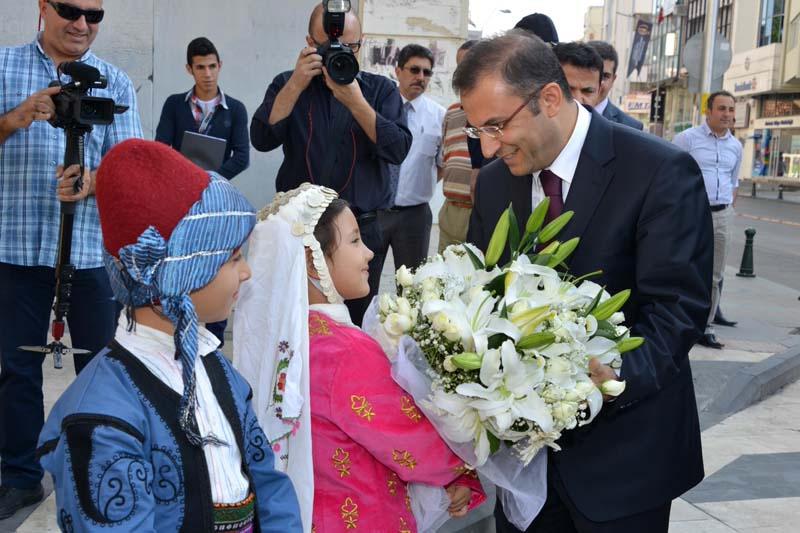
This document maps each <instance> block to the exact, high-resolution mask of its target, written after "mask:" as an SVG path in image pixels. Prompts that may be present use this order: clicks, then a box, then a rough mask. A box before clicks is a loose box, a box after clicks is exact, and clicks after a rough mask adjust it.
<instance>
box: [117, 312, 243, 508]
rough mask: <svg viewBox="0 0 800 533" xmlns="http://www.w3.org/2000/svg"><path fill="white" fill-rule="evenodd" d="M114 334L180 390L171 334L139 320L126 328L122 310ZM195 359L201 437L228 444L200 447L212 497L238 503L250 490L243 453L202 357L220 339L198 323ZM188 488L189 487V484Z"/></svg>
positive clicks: (181, 387)
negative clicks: (143, 323)
mask: <svg viewBox="0 0 800 533" xmlns="http://www.w3.org/2000/svg"><path fill="white" fill-rule="evenodd" d="M114 338H115V339H116V341H117V342H118V343H120V344H121V345H122V347H123V348H125V349H126V350H128V351H129V352H130V353H131V354H133V356H134V357H136V358H137V359H138V360H139V361H141V362H142V363H144V365H145V366H146V367H147V370H149V371H150V373H151V374H153V375H154V376H155V377H157V378H158V379H159V380H160V381H161V382H163V383H164V384H165V385H167V386H168V387H169V388H170V389H172V390H174V391H175V392H177V393H178V394H183V374H182V368H183V365H182V364H181V362H180V361H179V360H177V359H175V341H174V340H173V337H172V335H170V334H168V333H164V332H163V331H159V330H157V329H153V328H151V327H148V326H143V325H142V324H136V328H135V330H134V331H131V332H129V331H128V328H127V319H126V318H125V316H124V313H123V314H122V315H121V316H120V318H119V322H118V323H117V332H116V334H115V335H114ZM197 340H198V343H197V344H198V346H197V355H198V358H197V361H196V363H195V366H194V372H195V383H196V389H197V408H196V409H195V417H196V419H197V427H198V429H199V431H200V435H201V436H202V437H207V436H208V435H210V434H212V433H213V434H214V435H215V436H216V437H217V438H218V439H220V440H221V441H223V442H225V443H227V444H228V445H227V446H215V445H213V444H207V445H206V446H204V447H203V453H204V454H205V458H206V464H207V465H208V475H209V478H210V480H211V499H212V500H213V501H214V503H237V502H240V501H242V500H244V499H245V498H247V495H248V494H249V487H250V483H249V482H248V480H247V478H246V477H245V476H244V474H243V473H242V456H241V454H240V453H239V446H238V445H237V444H236V435H234V433H233V429H232V428H231V425H230V423H229V422H228V419H227V418H226V417H225V414H224V413H223V412H222V408H221V407H220V405H219V402H218V401H217V397H216V395H214V390H213V389H212V388H211V381H209V379H208V374H207V373H206V368H205V366H204V365H203V362H202V361H201V359H200V358H201V357H205V356H206V355H208V354H210V353H212V352H213V351H214V350H216V349H217V347H218V346H219V344H220V342H219V339H217V338H216V337H215V336H214V335H213V334H212V333H211V332H210V331H208V330H207V329H206V328H204V327H202V326H199V327H198V331H197ZM188 490H192V489H191V487H189V488H188Z"/></svg>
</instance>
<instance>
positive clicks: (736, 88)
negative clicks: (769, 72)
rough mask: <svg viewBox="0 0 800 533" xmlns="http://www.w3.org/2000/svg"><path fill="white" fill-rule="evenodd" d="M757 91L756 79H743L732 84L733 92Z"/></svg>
mask: <svg viewBox="0 0 800 533" xmlns="http://www.w3.org/2000/svg"><path fill="white" fill-rule="evenodd" d="M756 91H758V79H757V78H753V79H751V80H745V81H738V82H735V83H734V84H733V92H734V94H736V93H742V92H750V93H752V92H756Z"/></svg>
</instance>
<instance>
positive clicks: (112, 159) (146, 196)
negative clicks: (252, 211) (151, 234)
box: [95, 139, 211, 257]
mask: <svg viewBox="0 0 800 533" xmlns="http://www.w3.org/2000/svg"><path fill="white" fill-rule="evenodd" d="M210 179H211V178H210V177H209V175H208V173H207V172H206V171H205V170H203V169H201V168H200V167H198V166H197V165H195V164H194V163H192V162H191V161H189V160H188V159H186V158H185V157H184V156H182V155H181V154H179V153H178V152H176V151H175V150H173V149H172V148H170V147H169V146H167V145H165V144H162V143H159V142H155V141H144V140H141V139H129V140H127V141H123V142H121V143H119V144H118V145H116V146H115V147H114V148H112V149H111V150H110V151H109V152H108V153H107V154H106V156H105V157H104V158H103V160H102V161H101V162H100V167H99V168H98V169H97V182H96V184H95V196H96V198H97V209H98V211H99V213H100V226H101V228H102V230H103V244H104V245H105V247H106V250H107V251H108V253H110V254H111V255H113V256H114V257H119V249H120V248H122V247H124V246H126V245H128V244H132V243H134V242H136V241H137V240H138V239H139V236H140V235H141V234H142V233H143V232H144V231H145V230H146V229H147V228H148V227H150V226H154V227H155V228H156V229H157V230H158V232H159V233H160V234H161V236H162V237H164V239H165V240H169V237H170V235H172V230H174V229H175V226H177V225H178V222H180V220H181V219H182V218H183V217H185V216H186V214H187V213H188V212H189V210H190V209H191V207H192V205H194V204H195V203H196V202H197V201H198V200H199V199H200V197H201V196H202V194H203V191H204V190H205V188H206V187H208V184H209V182H210Z"/></svg>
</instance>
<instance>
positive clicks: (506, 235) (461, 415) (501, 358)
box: [365, 200, 643, 467]
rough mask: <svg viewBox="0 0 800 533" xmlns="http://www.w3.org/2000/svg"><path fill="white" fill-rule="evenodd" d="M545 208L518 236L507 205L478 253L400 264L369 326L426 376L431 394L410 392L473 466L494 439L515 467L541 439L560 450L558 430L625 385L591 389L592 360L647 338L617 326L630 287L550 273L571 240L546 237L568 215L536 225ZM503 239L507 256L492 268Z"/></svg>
mask: <svg viewBox="0 0 800 533" xmlns="http://www.w3.org/2000/svg"><path fill="white" fill-rule="evenodd" d="M547 207H548V200H545V201H544V202H542V203H541V204H540V205H539V206H537V207H536V209H535V210H534V211H533V213H532V214H531V216H530V219H529V220H528V221H527V224H526V228H525V232H524V235H522V236H521V237H520V235H519V231H518V226H517V222H516V220H515V216H514V212H513V210H512V209H511V207H509V208H508V209H507V210H506V211H505V212H504V213H503V215H502V217H501V219H500V221H499V222H498V224H497V227H496V228H495V231H494V233H493V235H492V238H491V241H490V243H489V247H488V250H487V253H486V256H485V257H484V255H483V254H482V253H481V252H480V251H479V250H478V249H476V248H475V247H474V246H472V245H470V244H460V245H453V246H449V247H448V248H447V249H446V250H445V251H444V253H443V254H441V255H436V256H434V257H431V258H429V259H428V260H427V262H426V263H424V264H423V265H421V266H420V267H419V268H417V269H416V270H409V269H407V268H405V267H401V268H400V269H399V270H397V276H396V279H397V293H396V294H382V295H380V296H379V297H378V300H377V306H375V305H373V308H372V309H374V311H373V316H372V317H369V318H370V319H371V320H367V322H366V323H365V329H367V330H368V331H369V332H370V333H372V334H373V336H375V337H376V338H378V340H379V341H380V342H381V344H382V346H383V347H384V350H385V351H386V353H387V355H388V356H389V358H390V359H393V360H394V359H396V357H397V355H398V352H399V353H400V354H401V355H402V356H403V357H404V358H405V359H407V360H408V361H410V363H411V364H410V365H405V366H406V368H412V372H418V373H419V374H420V375H423V376H424V381H425V383H426V386H427V390H420V389H419V388H417V391H416V394H415V393H414V392H413V391H409V392H412V395H413V396H414V397H415V400H416V401H417V403H418V404H419V405H420V406H421V407H423V409H424V411H425V412H426V414H428V415H429V418H430V419H431V420H432V422H433V423H434V425H435V426H436V427H437V429H438V430H439V431H440V433H442V435H443V436H444V437H445V438H446V439H447V440H448V441H449V442H450V443H451V445H452V444H454V443H455V444H456V445H458V443H461V445H462V447H463V445H465V444H469V446H471V448H472V451H473V452H474V454H468V455H470V456H471V457H470V459H472V462H471V464H472V466H474V467H480V466H482V465H484V463H486V461H487V459H488V458H489V457H490V455H491V454H493V453H494V452H496V451H497V450H498V449H500V448H501V444H502V443H506V445H507V447H508V448H510V450H511V451H512V453H513V456H514V457H515V458H517V459H518V460H519V462H520V463H521V465H523V467H524V466H525V465H527V464H528V463H529V462H530V461H531V460H532V459H533V458H534V456H535V455H536V454H537V452H539V451H540V450H541V449H543V448H544V447H545V446H549V447H551V448H554V449H556V450H557V449H559V448H558V445H557V443H556V441H557V440H558V439H559V437H560V436H561V434H562V432H563V431H565V430H569V429H573V428H575V427H577V426H580V425H584V424H588V423H590V422H591V421H592V419H593V418H594V417H595V416H596V415H597V413H598V412H599V411H600V408H601V407H602V404H603V394H605V395H609V396H616V395H619V394H620V393H622V391H623V390H624V387H625V383H624V382H623V381H615V380H610V381H607V382H605V383H603V384H602V385H601V386H600V387H599V388H598V387H597V386H596V385H595V383H594V382H593V381H592V379H591V373H590V371H589V361H590V360H591V359H592V358H597V359H598V361H599V362H600V363H602V364H605V365H609V366H611V367H612V368H614V369H619V368H620V366H621V363H622V360H621V354H623V353H625V352H627V351H629V350H632V349H635V348H637V347H638V346H640V345H641V344H642V342H643V339H642V338H640V337H631V336H630V332H629V330H628V328H626V327H625V326H624V325H622V323H623V321H624V316H623V314H622V313H621V312H620V311H619V310H620V309H621V308H622V306H623V304H624V303H625V301H626V300H627V299H628V296H629V294H630V291H629V290H625V291H621V292H619V293H617V294H615V295H613V296H612V295H610V294H608V293H607V292H606V291H605V290H604V289H603V288H602V287H601V286H599V285H598V284H596V283H594V282H592V281H590V280H589V279H588V278H589V277H592V276H593V275H596V274H599V272H597V273H593V274H589V275H587V276H583V277H581V278H575V277H573V276H571V275H569V274H568V273H566V271H564V270H563V269H562V271H558V270H556V269H557V268H560V267H562V266H563V263H564V261H565V260H566V259H567V258H568V257H569V256H570V254H571V253H572V252H573V251H574V250H575V248H576V246H577V245H578V239H577V238H575V239H571V240H568V241H566V242H559V241H557V240H554V239H555V238H556V236H557V235H558V233H559V232H560V231H561V229H562V228H563V227H564V226H565V225H566V224H567V222H568V221H569V220H570V218H571V217H572V212H566V213H564V214H562V215H561V216H560V217H558V218H556V219H555V220H553V221H552V222H550V223H549V224H547V225H545V226H544V227H542V225H543V221H544V217H545V214H546V213H547ZM506 244H508V245H509V248H510V250H511V260H510V262H508V264H506V265H504V266H502V267H499V266H497V262H498V260H499V258H500V256H501V255H502V252H503V250H504V249H505V248H506ZM545 245H546V246H545ZM536 248H540V249H539V250H538V252H536V251H534V250H536ZM376 307H377V309H376ZM376 319H377V320H376ZM370 323H371V324H370ZM404 336H405V337H410V339H413V341H414V342H413V343H410V342H409V341H408V340H404V342H403V343H401V339H402V338H403V337H404ZM398 348H401V349H400V350H398ZM396 377H397V376H396ZM398 381H400V382H401V385H402V384H403V379H402V378H401V379H400V380H398ZM411 388H413V387H411ZM462 458H463V457H462ZM465 460H466V459H465ZM468 462H469V461H468Z"/></svg>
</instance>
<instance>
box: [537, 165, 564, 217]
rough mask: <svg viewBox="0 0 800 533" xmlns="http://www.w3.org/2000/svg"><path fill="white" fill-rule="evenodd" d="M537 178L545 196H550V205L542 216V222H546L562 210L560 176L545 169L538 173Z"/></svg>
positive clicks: (562, 200)
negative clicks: (544, 215)
mask: <svg viewBox="0 0 800 533" xmlns="http://www.w3.org/2000/svg"><path fill="white" fill-rule="evenodd" d="M539 180H540V181H541V182H542V190H543V191H544V194H545V196H547V197H548V198H550V207H549V208H548V209H547V216H546V217H544V223H545V224H547V223H548V222H550V221H551V220H553V219H554V218H556V217H557V216H558V215H560V214H561V212H562V211H563V210H564V199H563V198H562V197H561V178H559V177H558V176H556V175H555V174H553V172H552V171H550V170H547V169H545V170H542V171H541V172H540V173H539ZM533 207H536V206H533Z"/></svg>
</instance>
